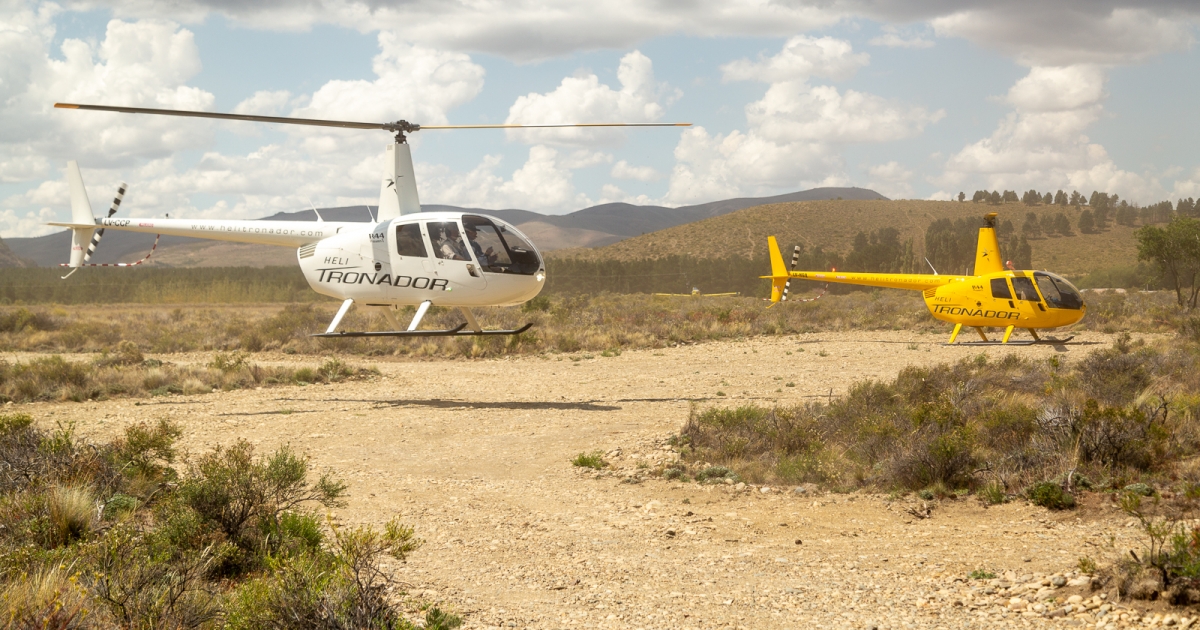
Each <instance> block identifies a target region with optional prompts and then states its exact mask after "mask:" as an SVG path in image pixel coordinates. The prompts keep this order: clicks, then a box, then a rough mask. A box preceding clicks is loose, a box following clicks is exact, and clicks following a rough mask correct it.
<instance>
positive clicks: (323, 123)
mask: <svg viewBox="0 0 1200 630" xmlns="http://www.w3.org/2000/svg"><path fill="white" fill-rule="evenodd" d="M54 106H55V107H57V108H60V109H89V110H94V111H100V112H120V113H122V114H159V115H162V116H184V117H188V118H217V119H221V120H248V121H250V122H269V123H284V124H289V125H312V126H316V127H344V128H348V129H384V130H387V125H388V124H390V123H364V122H349V121H345V120H319V119H316V118H286V117H283V116H250V115H246V114H218V113H215V112H197V111H191V110H186V109H152V108H149V107H113V106H111V105H79V104H75V103H55V104H54Z"/></svg>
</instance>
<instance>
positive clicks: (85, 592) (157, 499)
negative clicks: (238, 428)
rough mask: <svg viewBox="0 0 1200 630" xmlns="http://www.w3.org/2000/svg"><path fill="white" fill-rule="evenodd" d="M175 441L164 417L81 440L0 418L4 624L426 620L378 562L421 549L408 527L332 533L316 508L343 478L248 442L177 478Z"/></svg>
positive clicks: (453, 623) (446, 621)
mask: <svg viewBox="0 0 1200 630" xmlns="http://www.w3.org/2000/svg"><path fill="white" fill-rule="evenodd" d="M178 437H179V430H178V428H177V427H175V426H174V425H172V424H170V423H168V422H165V421H164V422H160V423H158V424H157V425H137V426H132V427H129V428H128V429H126V431H125V433H124V435H123V436H122V437H121V438H120V439H118V440H115V441H113V442H111V443H108V444H87V443H81V442H79V441H77V440H76V439H75V438H74V437H73V435H72V431H71V427H70V426H69V425H67V426H60V427H59V428H58V429H57V430H53V431H46V430H42V429H39V428H38V427H37V426H36V425H35V424H34V423H33V421H32V418H31V417H29V416H28V415H24V414H3V415H0V462H2V463H3V464H4V465H3V466H0V480H2V481H3V483H0V558H2V559H3V567H0V568H2V569H3V571H0V576H2V577H0V596H2V597H3V601H4V605H5V607H6V614H7V618H6V619H7V624H8V625H7V626H6V627H19V628H109V627H120V628H175V629H193V628H196V629H198V628H211V627H218V626H220V627H225V626H229V627H243V628H245V627H250V628H263V627H276V628H280V627H287V628H291V627H295V628H328V629H330V630H334V629H339V630H340V629H345V628H390V629H408V630H416V629H415V627H414V626H413V625H412V624H411V623H409V622H408V621H406V620H405V618H404V616H403V614H402V611H401V609H400V608H399V607H398V606H397V604H396V603H395V602H397V601H406V600H405V598H404V593H403V592H402V591H398V590H396V587H397V586H399V584H397V583H395V582H394V581H393V580H392V577H391V575H390V574H389V573H388V572H387V571H386V570H385V568H384V566H383V563H382V560H383V559H384V557H385V556H387V557H391V558H393V559H396V560H399V561H404V560H405V559H406V558H407V557H408V554H410V553H412V552H413V551H414V550H416V549H417V548H418V546H419V545H420V541H419V540H418V539H417V538H416V537H415V535H414V532H413V530H412V529H411V528H408V527H405V526H403V525H401V524H400V523H399V522H396V521H392V522H390V523H388V524H387V525H386V526H385V527H384V528H383V530H382V531H376V530H373V529H371V528H367V527H359V528H354V529H346V530H343V529H339V528H337V527H335V526H334V525H333V524H332V523H330V529H328V530H326V529H325V528H323V527H322V525H321V523H320V521H319V520H318V519H317V516H316V514H315V513H314V512H313V511H312V510H311V506H312V505H314V504H316V505H322V506H333V505H340V504H341V500H342V497H343V496H344V491H345V487H344V486H343V485H342V484H340V483H339V482H337V481H335V480H333V479H332V478H331V477H330V476H328V475H323V476H320V477H317V478H316V479H315V480H314V479H310V471H309V464H308V462H307V460H306V459H305V458H303V457H300V456H298V455H296V454H295V453H293V452H292V451H291V450H290V449H288V448H287V447H284V448H280V449H279V450H277V451H275V452H274V453H272V454H270V455H268V456H265V457H261V458H260V457H256V456H255V455H254V453H253V449H252V448H251V447H250V446H249V445H248V444H246V443H244V442H239V443H237V444H234V445H233V446H231V447H228V448H219V449H216V450H214V451H212V452H209V453H206V454H204V455H202V456H200V457H199V458H197V459H196V460H194V461H192V462H189V465H188V466H187V467H186V468H185V470H184V472H183V473H182V474H176V473H175V472H174V471H173V467H172V465H171V464H172V462H173V461H174V460H175V457H176V447H175V441H176V440H177V438H178ZM326 531H330V532H331V538H330V539H329V540H326V534H325V532H326ZM425 620H426V628H454V627H457V626H458V625H461V622H462V620H461V619H459V618H458V617H456V616H454V615H450V614H447V613H445V612H443V611H441V610H440V609H436V608H430V609H429V610H428V611H427V612H426V615H425ZM238 624H241V625H238Z"/></svg>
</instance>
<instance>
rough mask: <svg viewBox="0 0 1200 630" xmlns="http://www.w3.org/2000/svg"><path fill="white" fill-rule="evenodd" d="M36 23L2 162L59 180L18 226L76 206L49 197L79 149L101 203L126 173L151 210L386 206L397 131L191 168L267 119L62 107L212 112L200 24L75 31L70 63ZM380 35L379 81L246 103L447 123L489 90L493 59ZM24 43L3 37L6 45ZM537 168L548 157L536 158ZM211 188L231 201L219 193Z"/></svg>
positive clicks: (312, 136) (262, 108)
mask: <svg viewBox="0 0 1200 630" xmlns="http://www.w3.org/2000/svg"><path fill="white" fill-rule="evenodd" d="M22 19H24V20H25V24H24V25H23V26H22V27H21V28H22V29H23V31H22V32H28V33H32V35H29V37H28V38H26V39H30V38H31V39H30V41H33V42H34V43H32V44H31V43H29V42H25V43H24V44H22V45H21V46H18V47H17V49H18V50H19V51H24V53H23V54H24V57H21V58H20V60H21V61H22V62H23V63H24V64H25V65H27V66H28V67H30V68H32V70H31V71H29V72H25V73H15V74H14V73H13V72H12V71H10V70H11V68H10V66H8V65H5V66H4V68H5V70H9V72H8V74H5V75H3V76H4V77H5V78H6V80H7V78H8V77H9V76H16V77H18V78H20V77H25V80H26V83H25V84H24V85H22V86H18V87H17V88H13V87H12V86H11V85H9V84H7V83H5V84H3V87H4V88H5V89H11V90H12V91H13V92H15V95H14V96H11V97H10V98H9V100H8V101H7V102H5V103H3V104H0V112H3V115H4V120H5V123H6V124H5V125H3V126H0V128H2V129H3V131H0V134H3V135H0V166H4V167H5V168H4V169H3V171H2V172H3V173H4V175H3V177H4V178H5V180H6V181H9V182H18V183H20V182H36V181H37V180H38V179H44V180H45V181H43V182H42V183H41V184H40V185H38V186H35V187H34V188H33V189H31V190H29V191H27V192H25V193H21V194H15V195H10V196H9V197H7V198H5V199H3V200H0V208H3V209H4V212H6V215H5V216H12V217H16V219H14V220H12V221H10V222H9V224H8V225H6V226H5V228H4V231H3V232H2V233H3V234H4V235H7V236H15V235H17V234H20V235H22V236H30V235H36V234H42V233H46V232H49V231H52V230H53V229H52V228H48V227H46V226H42V225H39V224H40V223H41V222H42V221H43V217H42V215H43V214H44V212H46V211H49V210H48V209H52V211H53V212H54V213H55V214H54V216H58V217H60V218H61V217H65V216H67V214H68V206H69V204H68V203H67V200H66V198H65V196H63V195H62V194H58V196H57V197H53V198H50V197H49V196H48V195H47V194H45V193H46V191H58V192H59V193H61V191H62V190H63V187H62V185H61V183H60V182H61V181H62V177H63V176H62V172H61V170H60V169H62V168H63V166H64V165H65V163H66V161H67V160H68V159H78V161H79V163H80V165H81V168H82V170H83V174H84V179H85V182H86V183H87V185H88V189H89V193H90V195H91V197H92V200H93V201H96V200H98V199H103V198H104V197H106V196H108V195H109V194H110V193H109V188H110V187H115V186H116V183H117V182H118V181H120V180H125V181H128V182H129V183H130V184H131V186H130V192H129V195H128V196H127V198H126V203H125V204H124V208H123V210H124V212H127V213H134V212H136V213H137V214H139V215H141V216H148V215H149V216H154V215H162V214H164V213H171V215H172V216H191V217H204V218H243V219H250V218H255V217H258V216H263V215H265V214H272V213H274V212H277V211H280V210H295V209H296V208H298V207H306V206H308V204H309V200H310V199H311V200H313V201H314V202H315V203H318V204H329V203H331V202H333V201H334V200H351V201H352V202H355V203H364V202H366V203H375V201H376V198H377V195H378V186H379V183H378V182H379V177H380V173H381V170H382V167H381V164H380V156H381V148H382V146H383V145H384V144H385V143H386V142H387V140H388V138H387V137H386V136H385V135H384V134H381V133H380V134H370V133H362V132H359V131H351V130H341V129H328V128H313V127H295V126H283V127H277V129H279V131H281V132H282V133H283V134H284V139H283V140H282V141H280V142H276V143H270V144H265V145H262V146H260V147H258V148H256V149H254V150H251V151H250V152H248V153H246V154H222V153H218V152H214V151H211V150H209V151H207V152H205V153H203V154H202V155H201V157H200V159H199V160H198V161H196V162H195V163H194V164H188V165H183V164H181V163H179V162H177V161H176V160H175V159H174V158H173V156H174V155H175V154H176V153H177V152H178V151H180V150H183V149H191V150H197V149H198V150H205V149H206V148H207V147H208V146H209V145H210V144H211V140H212V130H213V129H214V128H215V126H216V125H227V126H228V128H230V129H233V130H235V132H237V133H250V134H251V135H252V131H253V130H254V129H256V127H255V126H254V125H250V124H248V123H213V122H211V121H204V120H190V119H185V120H180V119H176V118H167V117H155V116H144V115H137V116H134V115H128V114H116V113H98V112H81V111H71V110H54V109H50V108H49V107H48V105H49V104H50V103H53V102H55V101H67V102H82V103H113V104H121V105H132V106H139V105H140V106H149V107H162V108H177V109H198V110H209V109H211V107H212V102H213V96H212V95H211V94H209V93H207V92H204V91H202V90H199V89H196V88H194V87H191V86H189V85H188V84H187V82H188V81H189V80H190V78H191V77H192V76H193V75H194V74H195V73H196V72H197V71H198V70H199V67H200V66H199V56H198V53H197V50H196V46H195V42H194V38H193V37H192V34H191V33H190V32H189V31H187V30H186V29H182V28H180V27H179V26H177V25H175V24H171V23H166V22H158V21H142V22H124V21H120V20H113V21H111V22H110V23H109V24H108V28H107V32H106V35H105V39H104V40H103V41H102V42H100V43H98V44H88V43H86V42H82V41H78V40H67V41H66V42H64V44H63V46H62V54H63V57H64V59H62V60H57V59H54V58H53V57H51V56H50V54H49V51H48V42H49V41H50V40H51V38H52V37H53V29H52V28H51V27H50V26H46V25H45V24H44V23H43V22H39V21H38V20H39V19H40V18H39V17H38V16H37V15H36V14H33V13H27V14H25V17H24V18H22ZM35 27H38V28H35ZM0 28H3V27H2V26H0ZM39 28H40V30H39ZM18 39H19V38H18ZM378 39H379V45H380V52H379V54H378V55H377V56H376V57H375V59H374V64H373V68H374V70H375V73H376V77H375V78H374V79H373V80H365V81H364V80H360V81H330V82H328V83H326V84H324V85H323V86H321V87H320V88H319V89H317V90H316V91H315V92H314V93H313V94H311V95H293V94H291V93H289V92H287V91H275V92H259V93H256V94H255V95H253V96H252V97H250V98H248V99H246V100H244V101H243V102H242V103H239V104H238V105H237V107H236V108H235V111H237V112H241V113H247V112H249V113H258V114H281V115H289V116H299V117H310V118H334V119H350V120H355V119H357V120H366V121H380V122H384V121H390V120H394V119H396V118H398V117H399V116H400V115H404V116H408V117H410V118H411V119H412V120H413V121H414V122H418V123H426V124H437V123H445V122H446V121H447V116H446V112H447V110H449V109H451V108H453V107H455V106H457V105H460V104H462V103H464V102H466V101H468V100H470V99H472V98H474V97H475V96H476V95H477V94H478V93H479V91H480V90H481V89H482V86H483V74H484V71H483V68H482V67H480V66H479V65H477V64H475V63H473V62H471V60H470V58H469V57H468V56H467V55H465V54H462V53H453V52H445V51H437V50H433V49H430V48H427V47H422V46H415V45H411V44H406V43H402V42H399V41H398V40H397V39H396V37H395V36H394V35H392V34H389V33H382V34H380V35H379V38H378ZM13 41H14V38H11V37H9V38H3V37H0V46H4V42H7V43H8V44H12V42H13ZM34 44H37V45H34ZM9 49H12V47H11V46H10V48H9ZM0 72H3V71H0ZM10 120H12V121H13V123H14V124H13V125H9V124H8V123H9V121H10ZM429 133H435V132H432V131H431V132H429ZM417 140H418V138H416V137H414V142H415V141H417ZM565 159H566V161H568V162H570V161H572V160H573V161H574V162H576V163H584V162H589V161H591V162H596V161H599V163H609V162H611V160H612V156H611V155H607V154H600V155H593V154H592V152H583V153H580V154H572V155H570V156H567V158H565ZM537 164H538V162H537V161H536V160H535V161H534V163H533V164H532V165H531V167H530V168H533V167H535V166H537ZM521 177H523V178H525V179H524V180H521V181H525V180H527V179H528V178H529V177H530V175H529V174H528V173H527V172H526V171H523V172H522V173H521ZM198 195H203V196H204V197H202V198H204V199H206V200H205V201H204V202H203V203H202V204H201V203H197V202H196V201H194V199H196V198H197V196H198ZM211 196H217V197H220V198H218V199H216V200H210V199H211ZM29 217H32V218H29ZM12 226H16V227H12ZM14 230H20V232H17V233H14Z"/></svg>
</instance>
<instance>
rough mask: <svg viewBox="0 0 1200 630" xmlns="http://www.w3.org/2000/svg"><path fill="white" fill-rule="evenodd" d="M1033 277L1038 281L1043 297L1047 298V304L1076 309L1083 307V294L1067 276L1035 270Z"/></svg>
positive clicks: (1051, 306) (1052, 306) (1053, 306)
mask: <svg viewBox="0 0 1200 630" xmlns="http://www.w3.org/2000/svg"><path fill="white" fill-rule="evenodd" d="M1033 279H1034V280H1035V281H1036V282H1037V287H1038V290H1039V291H1041V292H1042V297H1043V298H1045V299H1046V306H1049V307H1050V308H1065V309H1071V310H1076V311H1077V310H1079V309H1081V308H1083V296H1081V295H1080V294H1079V289H1076V288H1075V285H1073V284H1071V283H1070V282H1068V281H1067V279H1066V278H1063V277H1062V276H1057V275H1055V274H1052V273H1048V272H1045V271H1035V272H1033Z"/></svg>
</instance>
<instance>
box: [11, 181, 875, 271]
mask: <svg viewBox="0 0 1200 630" xmlns="http://www.w3.org/2000/svg"><path fill="white" fill-rule="evenodd" d="M837 198H841V199H847V200H886V199H887V198H886V197H884V196H883V195H880V194H879V193H877V192H875V191H873V190H869V189H866V188H813V189H811V190H803V191H799V192H794V193H788V194H784V195H775V196H772V197H739V198H736V199H724V200H721V201H713V202H710V203H704V204H698V205H693V206H681V207H678V208H668V207H664V206H637V205H633V204H627V203H607V204H601V205H598V206H592V207H590V208H584V209H582V210H577V211H575V212H572V213H569V214H562V215H544V214H539V213H537V212H531V211H528V210H519V209H503V210H485V209H480V208H460V207H457V206H446V205H438V204H426V205H422V206H421V210H422V211H424V212H437V211H451V212H478V213H480V214H487V215H491V216H494V217H497V218H499V219H503V220H504V221H507V222H509V223H512V224H513V225H515V226H517V228H518V229H520V230H521V231H522V232H524V233H525V234H526V235H528V236H529V238H530V239H532V240H533V242H534V243H535V244H536V245H537V246H538V248H539V249H541V250H542V251H552V250H557V249H569V248H581V247H602V246H605V245H610V244H612V243H616V242H618V241H622V240H624V239H627V238H630V237H634V236H640V235H642V234H648V233H651V232H657V231H659V230H663V229H666V228H670V227H674V226H677V225H683V224H686V223H691V222H694V221H700V220H703V219H709V218H712V217H716V216H720V215H723V214H728V213H730V212H735V211H738V210H743V209H745V208H750V207H754V206H760V205H764V204H776V203H786V202H798V201H818V200H829V199H837ZM317 212H318V213H320V216H321V218H322V219H324V220H326V221H364V222H365V221H370V220H372V218H373V216H374V212H375V208H374V207H373V206H370V207H368V206H346V207H338V208H321V209H319V210H317ZM132 214H134V215H136V210H132ZM316 219H317V214H316V213H314V211H313V210H302V211H299V212H280V213H276V214H273V215H271V216H269V217H264V220H268V221H315V220H316ZM153 242H154V237H152V236H150V235H147V234H135V233H131V232H118V231H116V230H108V231H107V232H105V234H104V240H103V242H102V243H101V244H100V247H99V248H98V249H97V252H96V256H95V257H94V259H93V262H98V263H104V262H118V261H121V262H128V261H130V260H135V259H137V258H141V257H142V256H144V255H145V254H146V252H147V251H149V249H150V245H151V243H153ZM7 243H8V245H9V247H10V248H11V250H12V252H13V253H14V254H15V255H16V256H17V257H19V258H23V259H26V260H30V261H34V262H36V263H37V265H38V266H42V267H50V266H54V265H57V264H58V263H60V262H65V261H66V258H67V254H68V251H69V249H70V244H71V235H70V232H69V231H66V230H64V231H62V232H58V233H55V234H48V235H46V236H39V237H33V238H12V239H8V241H7ZM151 260H156V261H158V262H159V263H160V264H168V265H172V266H234V265H249V266H267V265H288V264H292V263H293V262H295V252H294V251H292V250H291V249H285V248H278V247H268V246H261V245H249V244H242V243H222V242H219V241H205V240H203V239H194V238H185V237H172V236H164V237H162V239H161V240H160V241H159V244H158V249H157V250H156V251H155V253H154V257H153V258H152V259H151ZM0 266H2V263H0Z"/></svg>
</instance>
